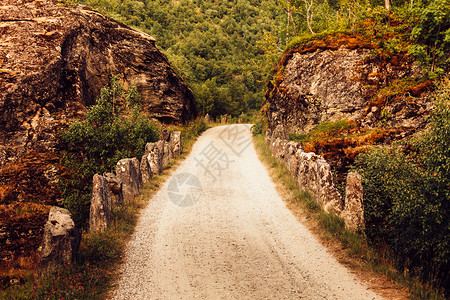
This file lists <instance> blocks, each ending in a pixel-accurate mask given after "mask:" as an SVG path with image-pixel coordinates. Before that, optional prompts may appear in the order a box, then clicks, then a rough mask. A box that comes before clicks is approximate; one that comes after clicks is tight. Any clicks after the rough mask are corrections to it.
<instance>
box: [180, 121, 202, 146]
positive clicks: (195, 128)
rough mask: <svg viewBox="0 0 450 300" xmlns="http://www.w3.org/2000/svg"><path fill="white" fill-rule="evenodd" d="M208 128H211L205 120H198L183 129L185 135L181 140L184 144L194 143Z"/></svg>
mask: <svg viewBox="0 0 450 300" xmlns="http://www.w3.org/2000/svg"><path fill="white" fill-rule="evenodd" d="M208 128H209V126H208V124H206V122H205V120H204V118H198V119H196V120H195V121H193V122H192V123H189V125H187V126H185V127H184V128H183V134H182V135H181V138H182V139H183V141H184V142H187V141H193V140H194V139H195V138H197V137H198V136H199V135H200V134H201V133H202V132H203V131H205V130H206V129H208Z"/></svg>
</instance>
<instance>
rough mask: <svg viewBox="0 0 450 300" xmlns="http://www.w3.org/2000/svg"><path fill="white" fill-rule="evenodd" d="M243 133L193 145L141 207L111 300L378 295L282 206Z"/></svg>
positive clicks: (215, 132)
mask: <svg viewBox="0 0 450 300" xmlns="http://www.w3.org/2000/svg"><path fill="white" fill-rule="evenodd" d="M249 128H250V126H248V125H229V126H220V127H215V128H212V129H209V130H208V131H206V132H205V133H204V134H203V135H202V136H201V137H200V138H199V139H198V141H197V142H196V144H195V145H194V147H193V150H192V153H191V154H190V156H189V157H188V158H187V159H186V160H185V161H184V162H183V163H182V164H181V165H180V167H179V168H178V169H177V170H176V171H175V172H174V174H173V176H172V177H171V178H170V179H169V180H168V181H167V182H166V183H165V184H164V185H163V186H162V188H161V190H160V191H159V192H158V193H157V194H156V195H155V196H154V197H153V199H151V201H150V203H149V204H148V206H147V207H146V208H145V209H144V211H143V213H142V216H141V218H140V219H139V222H138V225H137V228H136V232H135V234H134V235H133V237H132V239H131V241H130V243H129V245H128V248H127V252H126V259H125V263H124V264H123V266H122V267H121V270H120V280H119V282H118V285H117V287H116V289H115V290H114V291H113V293H112V295H113V298H114V299H300V298H302V299H381V297H379V296H377V295H376V294H375V293H374V292H372V291H370V290H368V288H367V286H365V285H364V284H363V283H361V282H360V281H358V280H357V279H356V277H355V276H354V275H352V274H351V273H350V272H349V271H348V270H347V269H346V268H345V267H343V266H342V265H340V264H339V263H338V262H337V261H336V259H334V258H333V257H332V255H331V254H330V253H329V252H327V250H326V249H325V248H324V247H323V246H322V245H321V244H320V243H319V242H318V241H317V240H316V238H315V237H314V236H313V235H312V234H311V233H310V232H309V231H308V230H307V229H306V228H305V227H304V226H303V225H302V224H301V223H299V222H298V221H297V220H296V218H295V217H294V216H293V215H292V213H291V212H290V211H289V210H288V209H287V208H286V205H285V203H284V202H283V200H282V199H281V198H280V196H279V195H278V193H277V191H276V190H275V186H274V184H273V183H272V181H271V179H270V178H269V175H268V173H267V171H266V169H265V168H264V166H263V165H262V164H261V162H260V161H259V160H258V158H257V155H256V152H255V149H254V147H253V144H252V142H251V134H250V131H249Z"/></svg>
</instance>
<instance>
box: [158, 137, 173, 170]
mask: <svg viewBox="0 0 450 300" xmlns="http://www.w3.org/2000/svg"><path fill="white" fill-rule="evenodd" d="M167 144H168V142H166V141H165V140H159V141H157V142H156V147H157V148H158V149H159V153H160V159H161V171H162V170H163V169H164V168H165V167H167V166H168V165H169V161H170V152H171V151H170V147H168V145H167Z"/></svg>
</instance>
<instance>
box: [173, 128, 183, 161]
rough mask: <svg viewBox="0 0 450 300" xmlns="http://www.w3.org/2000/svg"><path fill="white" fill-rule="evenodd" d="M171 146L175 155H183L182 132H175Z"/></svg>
mask: <svg viewBox="0 0 450 300" xmlns="http://www.w3.org/2000/svg"><path fill="white" fill-rule="evenodd" d="M170 145H171V146H172V153H173V155H175V156H176V155H181V150H182V148H181V131H174V132H172V133H171V134H170Z"/></svg>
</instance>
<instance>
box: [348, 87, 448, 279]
mask: <svg viewBox="0 0 450 300" xmlns="http://www.w3.org/2000/svg"><path fill="white" fill-rule="evenodd" d="M437 98H438V99H437V104H436V106H437V107H436V111H435V113H434V115H433V117H432V118H431V128H430V130H429V131H428V132H427V133H426V134H424V135H422V136H420V137H419V138H417V139H416V140H414V141H412V142H411V144H410V146H409V147H408V148H412V149H413V150H410V151H409V153H408V152H405V151H403V150H402V148H401V147H400V146H398V145H397V146H391V147H382V148H381V147H380V148H374V149H372V151H370V152H366V153H364V154H360V155H359V156H358V159H357V165H358V167H359V169H360V172H361V174H362V175H363V186H364V207H365V219H366V235H367V237H368V238H369V240H370V241H372V242H373V243H375V244H377V245H386V246H387V247H388V248H389V249H390V250H391V251H392V252H393V253H395V254H396V255H395V260H396V264H397V266H398V267H399V268H400V269H401V270H410V271H411V272H413V273H414V272H415V273H417V274H418V275H421V276H423V277H424V278H426V279H428V280H433V279H434V278H433V277H436V274H438V275H442V274H445V272H446V271H447V270H448V269H449V267H450V219H449V218H448V216H449V215H450V207H449V205H448V203H449V201H450V150H449V149H450V148H449V143H450V106H449V104H450V84H449V82H448V81H447V82H446V83H445V84H444V86H443V87H442V88H441V89H440V90H439V92H438V94H437ZM437 277H440V278H441V279H442V277H441V276H437ZM440 284H445V283H442V282H440ZM447 284H448V283H447Z"/></svg>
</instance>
